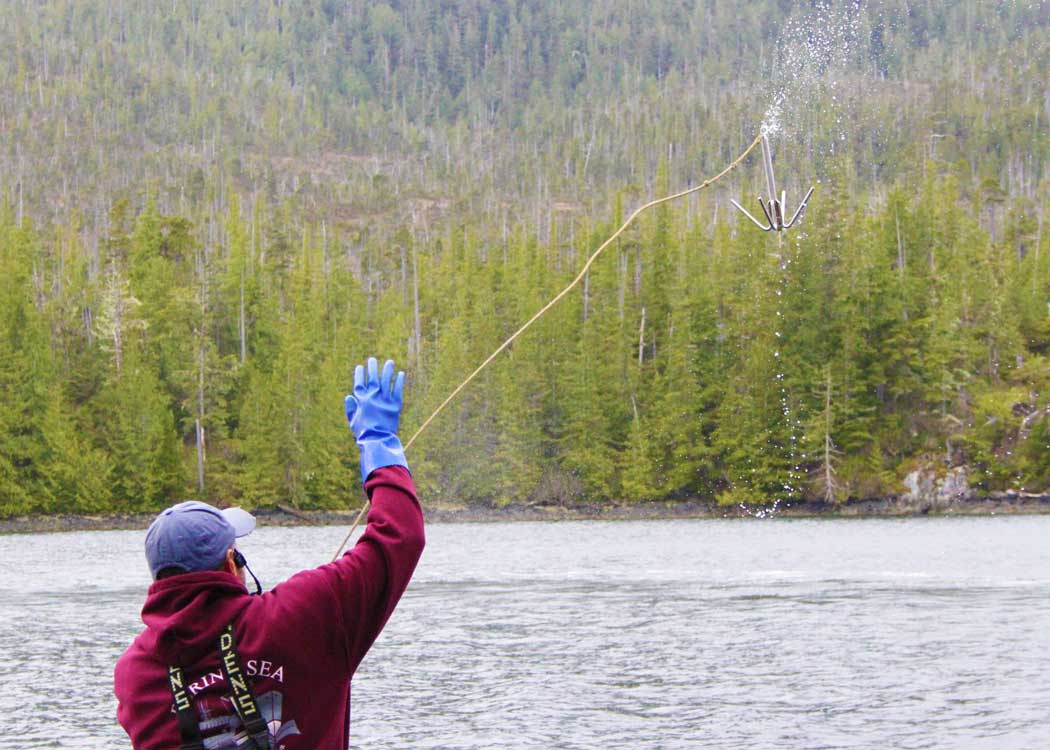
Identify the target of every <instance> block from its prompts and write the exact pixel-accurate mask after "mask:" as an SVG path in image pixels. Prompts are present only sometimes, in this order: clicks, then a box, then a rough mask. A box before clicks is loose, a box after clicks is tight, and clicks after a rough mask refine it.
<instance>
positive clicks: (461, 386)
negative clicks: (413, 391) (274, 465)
mask: <svg viewBox="0 0 1050 750" xmlns="http://www.w3.org/2000/svg"><path fill="white" fill-rule="evenodd" d="M761 142H762V135H761V134H759V135H757V136H755V140H753V141H751V145H750V146H748V147H747V148H746V149H744V151H743V152H742V153H741V154H740V156H738V157H736V159H734V160H733V162H732V163H731V164H730V165H729V166H728V167H726V168H725V169H723V170H722V171H721V172H719V173H718V174H716V175H715V176H714V177H711V178H710V179H707V180H704V181H703V182H702V183H700V184H699V185H695V186H693V187H691V188H688V189H686V190H683V191H682V192H680V193H675V194H673V195H668V196H664V197H663V198H657V199H656V200H651V201H649V202H648V203H646V204H645V205H643V206H641V207H639V208H637V209H635V211H634V213H632V214H631V215H630V216H628V217H627V220H626V221H625V222H624V223H623V225H622V226H620V228H619V229H617V230H616V231H615V232H613V234H612V236H611V237H609V239H607V240H606V241H605V242H603V243H602V244H601V245H599V246H598V249H597V250H595V251H594V252H593V253H591V256H590V257H589V258H588V259H587V262H586V263H584V264H583V268H581V269H580V272H579V273H578V274H577V275H576V278H574V279H573V280H572V282H571V283H570V284H569V285H568V286H567V287H565V288H564V289H562V290H561V291H560V292H558V295H557V296H556V297H554V299H552V300H551V301H550V302H548V303H547V304H546V305H544V306H543V307H542V308H540V310H538V311H537V312H536V314H535V315H533V316H532V317H531V318H529V319H528V321H526V322H525V324H524V325H522V327H521V328H519V329H518V330H516V331H515V332H514V333H513V334H511V336H510V338H508V339H507V340H506V341H504V342H503V343H502V344H500V345H499V348H498V349H496V351H494V352H492V354H490V355H489V356H488V358H486V359H485V361H484V362H482V363H481V364H480V365H478V367H477V369H476V370H474V372H472V373H470V375H468V376H467V377H466V379H465V380H464V381H463V382H462V383H460V384H459V385H458V386H456V389H455V390H454V391H452V393H450V394H449V395H448V398H446V399H445V400H444V401H442V402H441V404H440V406H438V408H436V409H434V412H433V413H432V414H431V415H430V416H429V417H427V418H426V420H425V421H424V422H423V424H421V425H420V426H419V429H417V430H416V431H415V433H414V434H413V435H412V437H410V438H409V439H408V442H407V443H405V450H406V451H407V450H408V449H409V448H410V447H412V444H413V443H414V442H416V438H418V437H419V436H420V435H421V434H422V433H423V430H425V429H426V428H427V427H428V426H429V425H430V423H431V422H433V421H434V418H435V417H437V415H438V414H440V413H441V412H442V411H444V409H445V407H446V406H448V405H449V404H450V403H451V402H452V400H453V399H455V398H456V396H458V395H459V394H460V392H461V391H462V390H463V389H464V388H466V387H467V386H468V385H469V384H470V383H471V381H473V380H474V378H476V377H477V376H478V375H479V374H480V373H481V371H482V370H484V369H485V368H486V367H488V366H489V363H490V362H492V360H494V359H495V358H496V357H498V356H499V355H500V354H501V353H502V352H503V351H505V350H506V349H507V347H509V346H510V345H511V344H513V343H514V341H515V340H516V339H517V338H518V337H519V336H520V335H521V334H523V333H525V331H527V330H528V329H529V327H530V326H531V325H532V324H533V323H535V322H536V321H537V320H539V319H540V318H542V317H543V316H544V314H546V312H547V311H548V310H550V309H551V308H552V307H554V306H555V305H556V304H558V302H560V301H561V300H562V298H564V297H565V295H567V294H568V293H569V292H571V291H572V290H573V289H575V288H576V286H577V285H578V284H579V283H580V282H581V281H583V278H584V276H586V275H587V271H589V270H590V268H591V265H593V264H594V261H595V260H597V259H598V256H599V255H601V254H602V252H603V251H604V250H605V248H607V247H609V245H611V244H612V243H613V242H614V241H615V240H616V239H617V238H618V237H619V236H620V235H621V234H623V233H624V230H626V229H627V227H629V226H630V225H631V223H632V222H633V221H634V220H635V219H637V218H638V216H639V215H641V214H642V212H644V211H648V210H649V209H650V208H653V207H654V206H659V205H660V204H661V203H667V202H668V201H673V200H676V199H678V198H683V197H685V196H687V195H690V194H692V193H697V192H699V191H701V190H703V189H704V188H706V187H709V186H710V185H713V184H715V183H716V182H718V181H719V180H720V179H722V178H723V177H725V176H726V175H727V174H729V173H730V172H732V171H733V170H734V169H736V168H737V167H738V166H739V165H740V163H741V162H742V161H743V160H744V159H745V158H747V155H748V154H750V153H751V152H752V151H753V150H754V149H755V147H756V146H758V144H759V143H761ZM370 505H371V503H370V502H369V501H368V500H366V501H365V504H364V506H363V507H362V508H361V512H360V513H358V514H357V518H355V519H354V524H353V526H351V527H350V531H348V532H347V534H346V536H345V537H344V538H343V541H342V543H341V544H340V545H339V549H337V550H336V552H335V555H334V556H333V557H332V561H333V562H334V561H335V560H337V559H338V558H339V553H341V552H342V551H343V548H344V547H345V546H346V543H347V542H349V541H350V537H351V536H353V534H354V531H355V530H356V529H357V527H358V525H359V524H360V523H361V519H362V518H364V516H365V513H367V512H368V508H369V507H370Z"/></svg>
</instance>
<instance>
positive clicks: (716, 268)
mask: <svg viewBox="0 0 1050 750" xmlns="http://www.w3.org/2000/svg"><path fill="white" fill-rule="evenodd" d="M0 7H2V8H3V11H4V15H5V18H7V19H8V20H9V22H7V23H5V24H4V25H3V27H2V28H0V42H2V43H3V50H4V51H3V52H2V53H0V133H2V135H3V140H2V146H3V148H2V150H0V391H2V393H3V399H2V403H0V515H3V516H9V515H22V514H30V513H44V514H49V513H105V512H111V513H130V512H146V511H152V510H158V509H160V508H162V507H164V506H165V505H168V504H170V503H171V502H174V501H176V500H179V499H185V498H202V499H207V500H209V501H212V502H215V503H217V504H220V505H227V504H239V505H242V506H244V507H248V508H251V507H260V506H272V505H275V504H282V505H288V506H291V507H293V508H298V509H315V508H344V507H346V506H347V505H348V504H356V503H358V502H359V498H360V497H361V491H360V488H359V484H360V483H359V477H358V473H357V455H356V450H355V448H354V446H353V439H352V436H351V435H350V434H349V431H348V430H347V426H346V422H345V417H344V415H343V412H342V399H343V396H344V394H345V393H346V392H347V390H348V388H349V386H350V383H351V373H352V370H353V366H354V365H355V364H357V363H359V362H361V361H363V360H364V358H366V357H368V356H373V355H374V356H377V357H380V358H385V357H391V358H393V359H395V360H396V361H397V362H398V363H399V365H400V366H402V367H403V368H404V369H405V370H406V372H407V374H408V378H407V384H406V412H405V415H404V418H403V422H402V424H403V428H404V434H410V433H411V432H412V431H413V430H414V428H415V427H416V426H418V425H419V424H420V423H421V422H422V420H423V419H425V418H426V417H427V415H429V414H430V412H431V411H432V410H433V409H434V407H436V406H437V405H438V404H439V403H440V402H441V401H442V400H443V399H444V398H445V397H446V396H447V395H448V394H449V393H450V392H451V390H452V389H453V388H454V387H455V386H456V385H457V384H458V383H459V382H460V381H461V380H462V379H463V377H465V376H466V375H467V374H468V373H469V372H470V371H471V370H472V369H473V368H474V367H475V366H477V364H479V363H480V362H481V361H482V360H483V359H484V358H485V357H486V356H487V355H488V354H489V353H491V352H492V351H493V350H494V349H495V348H496V346H498V345H499V344H500V343H501V342H502V341H503V340H504V339H505V338H506V337H507V336H508V335H509V334H510V333H511V332H512V331H514V330H515V329H516V328H517V327H518V326H519V325H520V324H521V323H522V322H524V321H525V320H526V319H527V318H528V317H529V316H530V315H532V314H533V313H534V312H535V311H536V310H537V309H539V308H540V307H542V305H543V304H544V303H546V302H547V301H548V300H549V299H550V298H551V297H553V296H554V295H555V294H556V293H557V292H558V291H559V290H560V289H562V288H563V287H564V286H565V285H566V284H567V283H568V282H569V280H571V279H572V278H573V277H574V276H575V274H576V272H577V271H578V270H579V269H580V267H581V266H582V264H583V262H584V260H585V259H586V257H587V256H588V255H589V253H590V252H592V251H593V250H594V248H596V247H597V246H598V245H599V244H600V243H601V242H602V241H603V240H604V239H605V238H606V237H608V236H609V235H610V234H611V233H612V232H613V231H614V230H615V229H616V228H617V227H619V225H620V224H621V223H622V221H623V219H624V217H625V215H626V214H627V213H628V212H630V211H631V210H633V209H634V208H635V207H636V206H637V205H639V204H641V203H643V202H645V201H646V200H649V199H651V198H654V197H658V196H662V195H667V194H669V193H672V192H675V191H677V190H681V189H683V188H685V187H688V186H690V185H694V184H697V183H698V182H700V181H702V180H703V179H704V178H706V177H709V176H711V175H713V174H715V173H717V172H719V171H720V170H721V169H723V168H724V167H725V166H726V165H727V164H729V163H730V162H731V161H732V160H733V159H734V158H735V157H736V156H737V155H738V154H739V153H740V152H742V151H743V150H744V149H745V148H746V147H747V145H748V144H749V143H750V142H751V141H752V139H753V138H754V137H755V135H756V134H757V133H758V132H759V128H760V127H761V126H762V124H763V122H765V123H767V125H768V123H769V122H770V121H771V119H775V120H777V127H776V128H775V129H774V132H773V134H772V138H771V140H772V143H773V146H774V150H775V153H776V157H777V162H776V163H777V173H778V175H779V177H780V179H781V180H782V181H784V182H785V183H786V184H785V185H784V187H785V188H786V189H787V190H788V191H789V198H790V199H794V200H797V199H798V198H799V197H801V195H802V193H803V192H804V190H805V189H806V188H807V187H808V186H809V185H811V184H815V185H816V192H815V194H814V197H813V199H812V201H811V204H810V208H809V210H808V211H807V213H806V216H805V220H804V222H803V223H802V224H801V225H800V226H799V227H797V228H795V229H793V230H791V231H790V232H788V233H787V234H785V235H783V236H780V237H777V236H770V235H765V234H762V233H761V232H758V231H757V230H755V229H754V227H752V226H751V225H750V224H749V223H748V222H747V221H746V220H745V219H743V218H742V217H741V216H740V215H739V214H738V213H736V212H735V211H734V210H733V209H732V207H731V206H730V204H729V199H730V198H736V199H737V200H740V201H742V202H743V203H744V204H745V205H748V206H750V205H751V202H752V200H753V196H754V194H755V192H756V191H758V189H759V186H760V183H761V176H760V165H759V162H758V159H757V158H756V157H754V156H752V157H751V158H750V159H749V160H748V161H747V162H746V164H745V165H744V167H742V168H741V169H740V170H738V171H736V172H734V173H733V174H732V175H731V176H730V177H728V178H727V179H726V180H724V181H722V182H720V183H718V184H717V185H716V186H714V187H712V188H711V189H710V190H709V191H705V192H701V193H699V194H696V195H694V196H691V197H690V198H687V199H683V200H681V201H679V202H676V203H670V204H665V205H663V206H661V207H659V208H658V209H656V210H654V211H652V212H650V213H648V214H645V215H643V217H642V218H641V219H640V220H639V222H638V223H637V224H636V225H635V226H633V227H632V228H631V229H630V230H628V232H627V233H626V234H625V235H624V236H623V237H622V238H621V239H620V240H618V241H617V243H616V245H615V246H613V247H611V248H610V249H609V251H608V252H607V254H606V255H605V256H603V258H602V259H600V260H599V262H598V263H596V264H595V266H594V267H593V268H592V270H591V271H590V272H589V273H588V275H587V278H586V280H585V283H584V284H583V285H582V287H581V288H580V289H579V290H578V291H577V292H574V293H573V295H572V296H570V297H569V298H567V299H566V300H565V301H564V302H563V303H562V304H561V305H560V306H559V307H557V308H555V309H554V310H552V312H551V313H550V314H549V315H547V316H546V317H544V318H543V319H541V321H540V322H539V323H537V325H536V326H535V327H534V328H533V329H531V330H530V331H529V332H528V333H527V334H526V335H525V336H523V337H522V338H521V339H520V340H519V341H518V342H517V343H515V345H514V346H513V347H512V349H511V350H510V351H508V352H507V353H506V354H505V355H504V356H503V357H502V358H501V359H499V360H497V361H496V362H495V363H494V364H493V366H492V367H491V368H489V369H488V370H487V371H486V373H485V374H484V375H483V376H482V377H481V378H480V379H479V380H478V382H476V383H475V384H473V385H472V386H471V387H470V388H469V389H467V390H466V391H464V393H463V394H462V397H461V398H459V399H458V400H457V401H456V402H454V403H453V404H452V405H451V406H450V407H449V409H448V410H447V411H446V412H445V413H443V414H442V415H441V416H440V417H439V418H438V420H437V421H436V422H435V423H434V424H433V426H431V427H430V428H429V430H428V431H427V432H426V433H424V435H423V436H422V437H420V439H419V442H418V443H417V444H416V445H414V446H413V447H412V449H411V451H410V453H409V456H408V458H409V463H410V466H411V467H412V471H413V475H414V477H415V479H416V482H417V484H418V485H419V487H420V492H421V497H422V498H423V501H424V505H426V503H427V502H436V503H446V504H452V505H466V504H480V505H489V506H503V505H507V504H510V503H528V504H575V503H583V502H586V503H624V502H643V501H654V500H676V499H683V498H702V499H715V500H717V501H718V502H720V503H724V504H735V503H757V504H763V503H769V502H772V501H773V500H775V499H824V500H827V501H829V502H832V503H840V502H843V501H846V500H847V499H849V498H869V497H881V496H887V495H892V494H894V493H899V492H900V491H901V489H902V480H903V477H904V476H905V475H906V474H907V473H908V472H910V471H912V470H914V469H916V468H918V467H928V468H932V469H934V470H937V471H941V470H947V469H950V468H955V467H965V469H966V471H967V472H968V475H969V481H970V483H971V484H972V485H973V486H974V487H976V488H977V489H979V490H980V491H982V492H993V491H1003V490H1017V491H1030V492H1045V491H1048V490H1050V249H1048V248H1046V247H1043V245H1044V244H1045V242H1044V239H1043V234H1044V217H1045V214H1046V206H1047V203H1048V200H1050V187H1048V186H1050V126H1048V123H1050V79H1048V78H1047V76H1046V74H1045V72H1046V71H1047V70H1050V5H1048V4H1046V3H1042V2H1034V3H1022V2H998V3H986V2H976V1H969V0H965V1H963V2H959V3H951V4H945V3H935V2H921V1H919V0H897V1H896V2H894V1H891V0H887V1H886V2H881V3H859V2H855V1H854V2H819V1H815V2H793V1H792V0H755V1H754V2H744V3H720V2H717V0H676V1H675V2H665V3H640V2H637V1H636V0H600V1H598V2H594V1H591V2H587V1H585V0H563V2H560V3H546V2H539V1H538V0H494V1H492V2H485V3H481V2H472V1H470V0H458V1H457V0H440V1H430V2H423V1H422V0H406V1H405V2H385V3H383V2H379V3H360V2H352V1H351V0H302V1H301V2H294V3H293V2H287V1H286V0H270V1H267V2H248V1H247V0H211V1H210V2H203V1H199V2H193V1H190V2H187V1H186V0H166V1H164V2H161V1H157V2H154V1H152V0H150V1H147V2H130V0H107V1H105V2H104V1H103V0H55V1H53V2H48V3H46V4H40V3H35V2H29V0H0Z"/></svg>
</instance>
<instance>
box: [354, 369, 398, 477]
mask: <svg viewBox="0 0 1050 750" xmlns="http://www.w3.org/2000/svg"><path fill="white" fill-rule="evenodd" d="M378 370H379V366H378V364H377V363H376V360H375V357H369V358H368V373H367V377H366V375H365V367H364V366H362V365H358V366H357V367H356V368H354V392H353V394H352V395H350V396H347V397H346V400H345V402H344V404H345V406H346V419H347V421H348V422H349V423H350V430H351V431H352V432H353V433H354V438H355V439H356V440H357V447H358V448H359V449H360V451H361V482H362V483H363V482H365V481H367V480H368V475H369V474H371V473H372V472H373V471H375V470H376V469H379V468H382V467H383V466H404V467H405V468H406V469H407V468H408V463H407V462H406V461H405V449H404V448H403V447H402V446H401V439H400V438H398V436H397V426H398V423H399V422H400V421H401V389H402V388H403V387H404V384H405V373H403V372H399V373H398V374H397V379H396V380H395V379H394V361H393V360H392V359H388V360H387V361H386V364H384V365H383V376H382V377H381V378H380V376H379V372H378Z"/></svg>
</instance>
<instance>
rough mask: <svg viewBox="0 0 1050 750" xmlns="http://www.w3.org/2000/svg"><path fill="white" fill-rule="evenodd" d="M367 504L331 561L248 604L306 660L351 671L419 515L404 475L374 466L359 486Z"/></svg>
mask: <svg viewBox="0 0 1050 750" xmlns="http://www.w3.org/2000/svg"><path fill="white" fill-rule="evenodd" d="M365 491H366V492H367V493H368V495H369V497H370V498H371V501H372V507H371V509H370V510H369V513H368V523H367V525H366V527H365V531H364V534H362V535H361V538H360V539H359V540H358V541H357V544H355V545H354V547H353V548H352V549H350V550H349V551H348V552H346V554H344V555H343V556H342V557H340V558H339V559H337V560H335V561H334V562H330V563H326V564H324V565H321V566H319V567H317V568H311V569H309V570H304V571H301V572H299V573H296V574H295V575H294V576H292V577H291V578H289V579H288V580H287V581H285V582H284V583H282V584H278V585H277V586H276V587H274V589H273V590H272V591H268V592H266V593H265V594H263V595H262V596H261V597H258V598H257V600H256V601H253V602H252V606H258V607H263V608H265V609H266V615H265V617H266V627H265V628H263V630H266V631H268V633H269V637H270V638H271V639H276V640H278V641H281V642H283V641H288V642H295V643H297V644H298V646H297V648H298V649H299V651H300V652H301V653H302V654H303V655H304V657H305V655H306V654H307V652H308V653H309V654H311V655H312V663H314V664H329V665H331V666H333V667H334V666H335V665H337V664H338V665H339V671H340V672H342V671H343V670H346V672H347V674H349V675H352V674H353V673H354V671H355V670H356V669H357V666H358V664H360V663H361V659H363V658H364V655H365V654H366V653H368V649H369V648H370V647H371V646H372V643H374V642H375V639H376V637H377V636H378V635H379V633H380V632H381V631H382V629H383V626H384V625H385V624H386V621H387V620H388V619H390V615H391V614H392V613H393V611H394V607H396V606H397V603H398V601H399V600H400V599H401V595H402V594H403V593H404V591H405V588H406V587H407V586H408V582H409V579H411V577H412V573H413V571H414V570H415V568H416V563H417V562H418V561H419V557H420V555H421V554H422V553H423V543H424V537H423V513H422V511H421V510H420V507H419V501H418V500H417V499H416V489H415V485H414V484H413V483H412V476H411V475H410V474H409V473H408V471H407V470H406V469H404V468H402V467H400V466H386V467H383V468H380V469H376V470H375V471H373V472H372V474H371V475H369V477H368V481H367V482H366V483H365Z"/></svg>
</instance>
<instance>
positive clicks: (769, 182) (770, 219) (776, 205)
mask: <svg viewBox="0 0 1050 750" xmlns="http://www.w3.org/2000/svg"><path fill="white" fill-rule="evenodd" d="M762 166H763V167H765V170H766V188H767V189H768V190H769V198H768V199H767V201H768V202H763V200H762V196H759V198H758V205H759V206H761V207H762V213H763V214H765V217H766V221H765V223H762V222H761V221H759V220H758V219H756V218H755V217H754V216H752V215H751V214H750V213H749V212H748V210H747V209H746V208H744V207H743V206H741V205H740V204H739V203H737V202H736V201H735V200H733V199H732V198H730V199H729V202H730V203H732V204H733V205H734V206H736V207H737V208H738V209H739V210H740V212H741V213H743V214H744V216H746V217H747V218H749V219H751V222H752V223H753V224H754V225H755V226H756V227H758V228H759V229H761V230H762V231H763V232H783V231H784V230H785V229H789V228H791V227H792V226H794V224H795V222H796V221H798V220H799V219H801V218H802V214H803V213H804V212H805V210H806V203H808V202H809V196H811V195H813V188H810V189H809V191H808V192H807V193H806V197H805V198H803V199H802V202H801V203H800V204H799V206H798V208H797V209H795V213H794V214H793V215H792V217H791V220H790V221H787V222H785V221H784V216H785V215H786V213H787V208H786V207H785V203H786V202H787V191H785V190H782V191H781V192H780V196H779V197H777V182H776V179H775V178H774V177H773V152H772V151H771V150H770V148H769V139H768V138H766V136H765V134H764V133H763V134H762Z"/></svg>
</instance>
